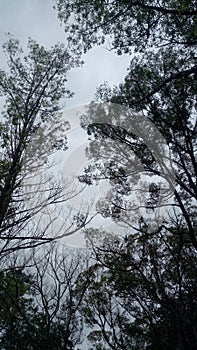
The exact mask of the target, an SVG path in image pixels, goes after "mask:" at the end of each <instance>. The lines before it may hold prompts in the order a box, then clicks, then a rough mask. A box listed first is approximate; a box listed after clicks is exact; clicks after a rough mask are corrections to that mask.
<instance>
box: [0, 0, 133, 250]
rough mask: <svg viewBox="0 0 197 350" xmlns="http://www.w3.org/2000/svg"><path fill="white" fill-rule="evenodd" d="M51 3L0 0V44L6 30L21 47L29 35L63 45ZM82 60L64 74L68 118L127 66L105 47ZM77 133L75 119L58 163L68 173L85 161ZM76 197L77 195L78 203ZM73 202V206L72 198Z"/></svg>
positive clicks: (76, 240) (73, 241) (0, 65)
mask: <svg viewBox="0 0 197 350" xmlns="http://www.w3.org/2000/svg"><path fill="white" fill-rule="evenodd" d="M54 4H55V0H6V1H5V0H0V47H1V46H2V44H3V43H4V42H5V41H6V40H7V37H6V33H8V32H10V33H11V34H12V35H13V36H14V37H15V38H16V39H19V40H20V43H21V45H22V47H23V48H24V49H25V47H26V45H27V41H28V38H29V37H31V38H32V39H34V40H36V41H37V42H38V43H40V44H42V45H44V46H45V47H47V48H50V47H51V46H53V45H54V44H56V43H57V42H62V43H65V44H66V35H65V32H64V28H63V27H62V26H61V25H60V22H59V20H58V18H57V12H56V10H54V9H53V5H54ZM82 59H83V61H84V62H85V63H84V65H83V66H82V67H80V68H75V69H73V70H72V71H70V72H69V74H68V85H67V87H68V89H70V90H71V91H73V92H74V93H75V95H74V97H73V98H72V99H67V100H66V102H65V107H66V108H68V109H70V110H71V118H73V117H72V115H73V111H75V110H81V109H82V108H83V106H84V104H88V103H89V102H90V101H91V100H92V99H93V97H94V94H95V92H96V88H97V87H98V86H99V85H100V84H102V83H103V82H105V81H107V82H108V83H109V84H110V86H113V85H117V84H119V83H121V82H122V81H123V80H124V77H125V75H126V72H127V67H128V66H129V57H128V56H124V55H122V56H117V55H116V54H115V53H113V52H109V51H108V50H107V49H106V48H105V47H95V48H93V49H92V50H90V51H89V52H88V53H87V54H85V55H84V56H83V57H82ZM5 67H6V60H5V57H4V55H3V52H2V49H0V69H4V68H5ZM81 106H82V107H81ZM66 116H67V114H66ZM79 135H80V134H79V123H78V121H77V122H76V125H75V126H74V127H73V128H72V130H71V131H70V134H69V142H70V144H69V145H68V146H69V149H70V153H67V155H66V161H64V162H63V163H62V164H63V170H64V169H66V168H67V169H68V168H70V169H71V172H72V170H73V171H75V169H74V168H73V169H72V164H73V167H75V165H76V162H78V163H79V164H80V166H81V167H82V166H83V165H86V163H87V162H86V160H85V159H84V157H83V150H84V148H85V146H86V145H87V144H86V143H85V138H83V136H82V137H79ZM76 139H77V140H78V143H79V144H78V143H77V142H76ZM73 159H75V162H74V161H73ZM79 160H80V161H79ZM75 172H76V171H75ZM96 192H97V194H96V196H99V195H100V192H101V193H103V190H102V188H98V189H97V190H96ZM87 195H88V194H87ZM94 195H95V194H94ZM79 200H80V198H78V202H79ZM71 205H72V204H71ZM73 205H76V200H75V203H74V204H73ZM67 242H68V244H70V245H80V244H82V239H81V237H79V235H73V236H72V237H70V238H69V239H68V240H67Z"/></svg>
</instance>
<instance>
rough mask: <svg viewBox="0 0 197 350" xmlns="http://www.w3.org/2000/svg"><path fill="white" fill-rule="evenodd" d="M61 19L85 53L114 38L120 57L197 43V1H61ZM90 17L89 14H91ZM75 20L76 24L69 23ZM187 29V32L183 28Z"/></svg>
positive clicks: (71, 39) (59, 13)
mask: <svg viewBox="0 0 197 350" xmlns="http://www.w3.org/2000/svg"><path fill="white" fill-rule="evenodd" d="M56 3H57V5H56V8H57V11H58V17H59V19H60V21H61V22H63V23H64V25H65V31H66V32H67V33H69V36H68V39H69V40H70V42H71V43H72V44H74V45H81V46H82V48H84V50H85V51H86V50H88V49H90V48H91V47H92V46H93V45H95V44H103V43H104V42H105V41H106V38H109V39H110V46H111V49H113V50H115V51H116V52H117V53H118V54H122V53H127V52H129V53H132V52H133V49H134V50H135V51H139V52H141V51H144V50H147V48H148V49H152V46H156V47H161V46H166V45H173V46H175V45H177V44H178V45H184V46H189V47H192V46H193V45H194V46H195V45H196V43H197V32H196V28H197V27H196V25H197V24H196V14H197V8H196V2H195V1H193V0H190V1H186V0H185V1H181V2H179V1H168V3H166V1H164V0H159V1H156V0H155V1H149V0H146V1H133V0H123V1H118V0H111V1H97V0H93V1H91V2H90V1H83V2H80V3H79V2H78V1H72V2H70V1H67V0H57V1H56ZM87 14H88V15H87ZM71 18H72V21H69V20H70V19H71ZM183 28H184V29H183Z"/></svg>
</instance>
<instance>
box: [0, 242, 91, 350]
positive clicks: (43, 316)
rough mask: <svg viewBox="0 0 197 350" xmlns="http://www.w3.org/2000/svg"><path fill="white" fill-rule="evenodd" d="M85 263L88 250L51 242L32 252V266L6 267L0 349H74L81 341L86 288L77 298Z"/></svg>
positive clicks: (0, 325) (2, 290) (0, 306)
mask: <svg viewBox="0 0 197 350" xmlns="http://www.w3.org/2000/svg"><path fill="white" fill-rule="evenodd" d="M43 256H44V259H43ZM29 264H30V262H29ZM85 266H86V267H87V266H88V258H87V256H86V257H85V256H84V254H79V253H78V252H76V251H74V249H67V253H65V252H63V251H62V250H61V249H60V247H57V246H53V247H52V246H51V247H50V249H44V247H42V250H41V251H40V252H38V251H37V253H35V254H34V255H32V261H31V267H28V266H26V267H23V268H20V269H17V268H16V267H14V268H13V269H10V270H9V271H4V272H3V271H2V272H1V303H0V309H1V316H0V329H1V335H0V344H1V348H2V349H5V350H6V349H7V350H8V349H9V350H10V349H13V350H15V349H16V350H18V349H21V350H22V349H24V350H25V349H29V350H34V349H39V350H42V349H48V350H55V349H57V348H58V349H62V350H72V349H74V347H75V346H76V345H77V344H80V342H81V333H82V330H83V320H82V316H81V315H80V313H79V311H78V309H79V305H80V304H81V301H82V298H83V294H84V291H85V289H81V290H80V291H79V290H78V292H77V298H76V292H75V285H76V281H77V278H78V274H79V273H81V272H82V271H83V269H84V268H85Z"/></svg>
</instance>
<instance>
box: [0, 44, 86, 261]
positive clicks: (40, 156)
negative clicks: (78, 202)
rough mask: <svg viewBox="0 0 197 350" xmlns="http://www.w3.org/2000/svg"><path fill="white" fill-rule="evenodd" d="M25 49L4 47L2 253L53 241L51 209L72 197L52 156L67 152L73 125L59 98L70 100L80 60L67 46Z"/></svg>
mask: <svg viewBox="0 0 197 350" xmlns="http://www.w3.org/2000/svg"><path fill="white" fill-rule="evenodd" d="M27 50H28V52H27V54H24V52H23V50H22V49H21V47H20V44H19V41H18V40H15V39H13V38H12V37H10V38H9V39H8V41H7V43H5V44H4V51H5V54H6V55H7V70H6V71H2V70H1V71H0V94H1V96H2V98H3V101H4V110H3V112H2V118H1V122H0V165H1V168H0V234H1V255H6V254H7V253H9V252H12V251H15V250H16V249H19V248H20V249H24V248H25V247H30V246H35V245H37V244H41V243H43V242H45V241H46V242H47V241H50V239H49V238H48V237H49V235H51V232H50V231H49V227H50V222H51V223H52V222H53V221H54V220H55V218H54V216H52V214H51V215H49V208H50V206H52V205H56V204H57V203H58V202H64V201H66V200H67V199H68V198H70V197H71V196H72V195H73V194H74V189H71V188H69V186H68V185H67V184H66V183H63V182H61V181H60V179H58V178H54V177H53V176H52V175H51V174H50V171H49V170H50V169H49V164H50V163H49V156H50V155H52V154H53V153H54V152H55V151H57V150H59V149H66V148H67V146H66V131H67V130H68V126H69V125H68V123H67V122H65V121H64V120H63V119H62V118H61V114H60V113H59V109H60V103H61V100H62V99H63V98H68V97H71V96H72V93H71V92H70V91H69V90H68V89H67V88H66V82H67V73H68V71H69V70H70V69H71V68H72V67H75V66H78V65H79V64H80V60H79V57H78V55H74V54H72V55H71V54H70V53H69V52H68V51H67V50H66V49H65V47H64V45H63V44H56V45H55V46H54V47H53V48H51V50H46V49H45V48H44V47H43V46H41V45H39V44H38V43H36V42H35V41H33V40H32V39H29V42H28V47H27ZM56 215H57V214H56ZM33 220H34V221H33ZM41 221H42V222H41ZM64 225H66V224H65V223H64ZM69 229H70V230H71V227H69ZM71 231H72V230H71ZM73 231H74V227H73ZM64 232H65V234H67V233H68V232H66V229H65V230H64ZM58 234H59V235H60V232H59V233H58ZM47 235H48V237H47ZM54 235H55V232H53V237H54Z"/></svg>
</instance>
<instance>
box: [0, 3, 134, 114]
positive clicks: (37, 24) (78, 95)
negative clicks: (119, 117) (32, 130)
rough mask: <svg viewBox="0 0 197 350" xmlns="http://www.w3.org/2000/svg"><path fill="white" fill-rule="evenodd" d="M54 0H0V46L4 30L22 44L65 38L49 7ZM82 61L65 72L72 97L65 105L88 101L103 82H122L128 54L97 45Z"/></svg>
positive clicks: (51, 8)
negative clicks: (29, 41)
mask: <svg viewBox="0 0 197 350" xmlns="http://www.w3.org/2000/svg"><path fill="white" fill-rule="evenodd" d="M54 4H55V0H6V1H5V0H0V17H1V18H0V45H2V43H3V42H5V41H6V35H5V33H7V32H10V33H12V34H13V35H14V36H15V37H16V38H17V39H19V40H20V41H21V43H22V44H23V45H24V46H26V43H27V40H28V37H31V38H32V39H35V40H37V41H38V42H39V43H41V44H43V45H45V46H47V47H50V46H51V45H54V44H55V43H56V42H58V41H59V42H64V43H65V41H66V36H65V33H64V29H63V27H61V26H60V22H59V20H58V19H57V12H56V11H55V10H54V9H53V5H54ZM83 60H84V61H85V64H84V65H83V67H82V68H77V69H74V70H73V71H72V72H71V73H70V74H69V88H70V89H71V90H72V91H73V92H75V97H74V98H73V99H71V100H69V101H68V102H67V106H68V107H70V106H76V105H79V104H84V103H88V102H90V100H91V99H92V98H93V97H94V93H95V90H96V87H97V86H99V85H100V84H101V83H103V82H104V81H108V82H109V83H110V85H115V84H118V83H120V82H121V81H123V79H124V76H125V74H126V70H127V66H128V64H129V57H128V56H117V55H116V54H115V53H112V52H109V51H107V50H106V49H105V48H104V47H97V48H94V49H92V50H91V51H89V52H88V53H87V54H86V55H84V57H83ZM0 66H1V67H0V68H3V60H2V55H1V64H0Z"/></svg>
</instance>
